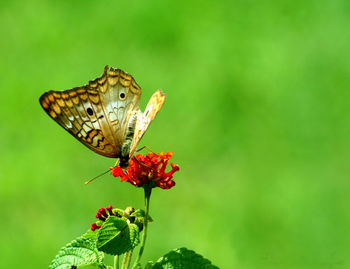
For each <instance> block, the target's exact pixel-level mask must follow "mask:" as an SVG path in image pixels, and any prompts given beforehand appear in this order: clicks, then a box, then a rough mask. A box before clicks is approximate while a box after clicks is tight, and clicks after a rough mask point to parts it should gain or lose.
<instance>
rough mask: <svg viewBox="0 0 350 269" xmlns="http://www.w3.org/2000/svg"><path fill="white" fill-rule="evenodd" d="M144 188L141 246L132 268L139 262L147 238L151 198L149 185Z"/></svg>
mask: <svg viewBox="0 0 350 269" xmlns="http://www.w3.org/2000/svg"><path fill="white" fill-rule="evenodd" d="M144 190H145V219H144V222H143V233H142V241H141V247H140V251H139V255H138V256H137V258H136V261H135V263H134V266H133V267H134V268H135V267H136V266H137V265H138V264H140V260H141V257H142V253H143V250H144V248H145V244H146V238H147V227H148V215H149V200H150V198H151V193H152V188H151V187H149V186H146V187H144Z"/></svg>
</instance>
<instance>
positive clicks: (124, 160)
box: [119, 157, 130, 168]
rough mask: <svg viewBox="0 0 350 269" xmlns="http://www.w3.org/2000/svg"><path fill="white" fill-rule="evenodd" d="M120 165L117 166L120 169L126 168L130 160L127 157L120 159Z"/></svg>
mask: <svg viewBox="0 0 350 269" xmlns="http://www.w3.org/2000/svg"><path fill="white" fill-rule="evenodd" d="M119 160H120V163H119V166H120V168H128V167H129V164H130V159H129V157H127V158H126V157H121V158H120V159H119Z"/></svg>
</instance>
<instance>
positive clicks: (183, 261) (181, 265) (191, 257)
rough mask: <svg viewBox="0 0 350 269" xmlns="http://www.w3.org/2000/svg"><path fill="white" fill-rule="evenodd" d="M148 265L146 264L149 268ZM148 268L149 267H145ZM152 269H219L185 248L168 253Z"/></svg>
mask: <svg viewBox="0 0 350 269" xmlns="http://www.w3.org/2000/svg"><path fill="white" fill-rule="evenodd" d="M149 265H150V264H147V266H149ZM147 268H149V267H147ZM152 269H219V268H218V267H216V266H215V265H212V264H211V262H210V261H209V260H207V259H205V258H203V256H201V255H199V254H197V253H195V252H194V251H192V250H188V249H187V248H178V249H174V250H172V251H170V252H169V253H167V254H165V255H164V256H163V257H161V258H160V259H159V260H158V261H157V262H156V263H154V265H153V267H152Z"/></svg>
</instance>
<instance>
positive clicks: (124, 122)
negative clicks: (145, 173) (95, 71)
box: [39, 66, 165, 167]
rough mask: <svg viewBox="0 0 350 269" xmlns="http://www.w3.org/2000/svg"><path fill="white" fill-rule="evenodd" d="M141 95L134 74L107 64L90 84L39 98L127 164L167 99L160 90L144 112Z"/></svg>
mask: <svg viewBox="0 0 350 269" xmlns="http://www.w3.org/2000/svg"><path fill="white" fill-rule="evenodd" d="M140 97H141V88H140V86H139V85H138V84H137V83H136V81H135V80H134V78H133V77H132V76H131V75H129V74H127V73H125V72H124V71H122V70H120V69H114V68H110V69H109V68H108V66H106V67H105V70H104V73H103V75H102V76H101V77H99V78H97V79H95V80H93V81H90V82H89V84H87V85H85V86H82V87H76V88H73V89H70V90H66V91H49V92H46V93H44V94H43V95H42V96H41V97H40V99H39V101H40V104H41V106H42V107H43V108H44V110H45V111H46V112H47V114H48V115H49V116H50V117H51V118H52V119H54V120H55V121H56V122H57V123H58V124H59V125H61V126H62V127H63V128H64V129H66V130H67V131H68V132H69V133H70V134H72V135H73V136H74V137H75V138H77V139H78V140H79V141H80V142H82V143H83V144H84V145H85V146H87V147H88V148H90V149H91V150H93V151H95V152H97V153H99V154H101V155H103V156H106V157H111V158H120V161H121V166H124V167H126V166H127V165H128V161H129V159H130V158H131V156H132V154H133V153H134V152H135V150H136V146H137V145H138V143H139V141H140V139H141V138H142V136H143V134H144V133H145V131H146V130H147V128H148V126H149V124H150V122H151V121H152V120H153V119H154V117H155V115H156V114H157V113H158V111H159V109H160V108H161V106H162V105H163V103H164V101H165V95H164V94H163V93H162V92H161V91H160V90H158V91H156V92H155V93H154V94H153V96H152V98H151V99H150V101H149V103H148V105H147V108H146V110H145V113H142V112H141V110H140V109H139V103H140ZM146 112H147V114H146Z"/></svg>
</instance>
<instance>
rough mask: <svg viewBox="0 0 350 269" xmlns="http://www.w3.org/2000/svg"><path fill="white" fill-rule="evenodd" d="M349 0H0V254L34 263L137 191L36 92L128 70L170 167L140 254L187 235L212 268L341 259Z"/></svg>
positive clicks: (131, 201) (154, 141) (151, 139)
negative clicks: (154, 109) (175, 167)
mask: <svg viewBox="0 0 350 269" xmlns="http://www.w3.org/2000/svg"><path fill="white" fill-rule="evenodd" d="M349 27H350V4H349V1H345V0H344V1H332V0H329V1H210V0H204V1H195V0H193V1H192V0H190V1H185V0H183V1H164V0H163V1H162V0H154V1H134V0H131V1H87V0H85V1H39V0H32V1H1V3H0V36H1V41H0V74H1V75H0V76H1V79H0V91H1V95H0V96H1V97H0V112H1V117H0V119H1V132H0V139H1V141H2V143H1V149H0V152H1V154H0V180H1V181H0V206H1V217H0V229H1V240H0V257H1V259H0V267H1V268H47V267H48V265H49V263H50V262H51V260H52V259H53V257H54V256H55V255H56V254H57V252H58V250H59V249H60V248H61V247H62V246H63V245H65V244H66V243H67V242H69V241H71V240H72V239H73V238H75V237H77V236H79V235H80V234H82V233H83V232H85V231H86V230H87V229H88V228H89V226H90V224H91V223H92V222H94V221H95V219H94V215H95V213H96V210H97V209H98V208H99V207H101V206H106V205H108V204H112V205H114V206H117V207H122V208H123V207H126V206H129V205H133V206H134V207H142V206H143V193H142V190H141V189H136V188H134V187H132V186H131V185H130V184H127V183H120V182H117V180H115V179H114V178H113V177H111V176H105V177H103V178H101V179H100V180H98V181H96V182H94V183H93V184H91V185H88V186H85V185H84V184H83V183H84V181H86V180H87V179H90V178H92V177H94V176H95V175H97V174H99V173H101V172H103V171H104V170H106V168H108V167H109V166H111V165H112V164H113V163H114V160H113V159H108V158H105V157H102V156H99V155H98V154H95V153H94V152H92V151H90V150H88V149H87V148H85V147H84V146H82V145H81V144H80V143H79V142H78V141H76V140H75V139H74V138H73V137H72V136H71V135H69V134H68V133H67V132H66V131H64V130H63V128H61V127H60V126H59V125H58V124H56V123H55V122H54V121H53V120H52V119H50V118H49V117H48V116H47V115H46V113H45V112H44V111H43V110H42V108H41V107H40V105H39V102H38V98H39V96H40V95H41V94H42V93H43V92H45V91H47V90H50V89H55V90H64V89H68V88H72V87H75V86H80V85H83V84H85V83H87V81H88V80H90V79H94V78H95V77H97V76H100V75H101V74H102V72H103V68H104V66H105V65H106V64H108V65H110V66H113V67H119V68H122V69H123V70H125V71H127V72H128V73H130V74H132V75H133V76H134V77H135V79H136V81H137V82H138V83H139V84H140V85H141V87H142V88H143V93H142V101H141V106H142V109H143V108H144V106H145V104H146V103H147V101H148V99H149V97H150V96H151V95H152V93H153V92H154V91H155V90H156V89H158V88H162V89H163V90H164V92H166V93H167V96H168V97H167V100H166V103H165V105H164V107H163V109H162V111H161V112H160V113H159V115H158V116H157V119H156V120H155V121H154V122H153V123H152V126H151V128H150V129H149V130H148V132H147V133H146V135H145V137H144V138H143V140H142V143H141V145H147V146H148V147H150V148H152V149H153V150H154V151H173V150H174V151H175V154H174V158H173V159H174V162H176V163H178V164H179V165H180V167H181V171H180V172H178V173H177V174H175V179H176V182H177V185H176V187H175V188H173V189H171V190H169V191H163V190H160V189H157V190H155V191H154V194H153V196H152V201H151V215H152V217H153V218H154V219H155V221H154V223H152V225H151V226H150V233H149V237H148V242H147V246H146V251H145V255H144V257H143V261H146V260H156V259H158V257H160V256H161V255H163V254H165V253H166V252H167V251H168V250H170V249H173V248H176V247H182V246H186V247H188V248H190V249H194V250H196V251H197V252H198V253H200V254H202V255H204V256H205V257H207V258H208V259H210V260H212V262H213V263H214V264H216V265H217V266H219V267H220V268H240V269H242V268H244V269H245V268H318V269H319V268H350V258H349V250H350V233H349V228H350V214H349V204H350V195H349V187H350V184H349V173H350V169H349V159H350V142H349V135H350V113H349V107H350V100H349V98H350V92H349V82H350V76H349V74H350V57H349V48H350V31H349V29H350V28H349Z"/></svg>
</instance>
